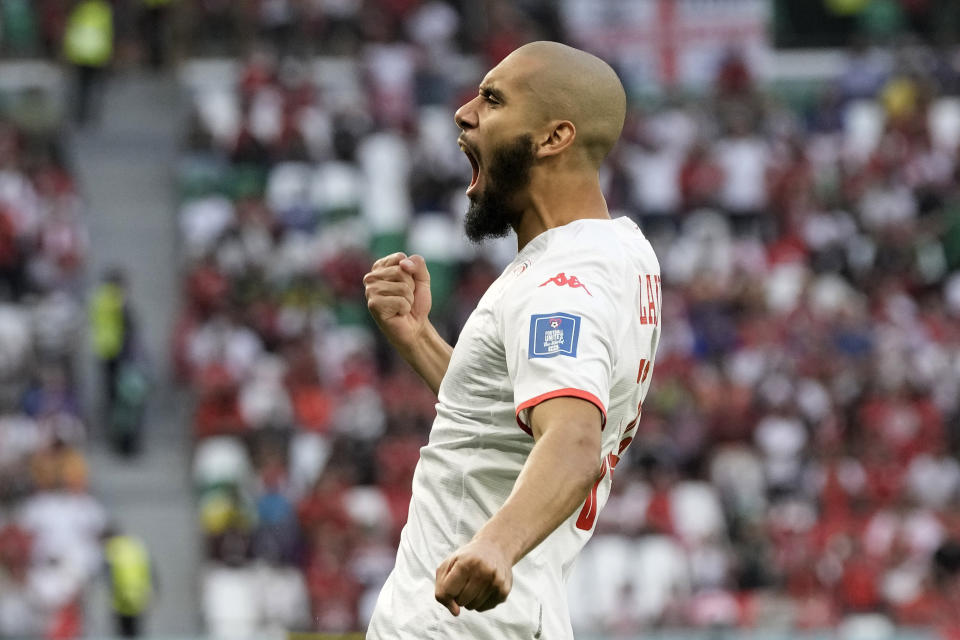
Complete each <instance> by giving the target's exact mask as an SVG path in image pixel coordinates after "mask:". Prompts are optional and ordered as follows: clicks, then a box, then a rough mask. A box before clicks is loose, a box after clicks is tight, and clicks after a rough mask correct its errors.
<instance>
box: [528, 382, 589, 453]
mask: <svg viewBox="0 0 960 640" xmlns="http://www.w3.org/2000/svg"><path fill="white" fill-rule="evenodd" d="M529 420H530V430H531V431H532V432H533V439H534V441H539V440H540V438H542V437H543V436H544V435H545V434H546V433H547V432H548V431H552V430H554V429H563V430H565V432H566V435H567V436H568V437H569V438H571V439H573V440H575V441H576V442H578V443H581V444H583V445H584V446H586V447H589V448H590V449H596V451H597V452H598V453H599V451H600V432H601V430H602V426H603V413H602V412H601V410H600V408H599V407H597V405H596V404H594V403H592V402H590V401H588V400H583V399H581V398H577V397H572V396H561V397H557V398H551V399H549V400H544V401H543V402H541V403H539V404H537V405H536V406H534V407H532V408H531V409H530V413H529Z"/></svg>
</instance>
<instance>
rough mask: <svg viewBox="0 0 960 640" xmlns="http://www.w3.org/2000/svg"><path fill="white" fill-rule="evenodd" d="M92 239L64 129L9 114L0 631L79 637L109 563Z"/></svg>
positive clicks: (2, 161)
mask: <svg viewBox="0 0 960 640" xmlns="http://www.w3.org/2000/svg"><path fill="white" fill-rule="evenodd" d="M86 248H87V238H86V232H85V227H84V223H83V207H82V203H81V201H80V198H79V196H78V190H77V185H76V184H75V181H74V179H73V176H72V175H71V173H70V171H69V170H68V169H67V168H66V167H65V165H64V162H63V160H62V157H61V148H60V143H59V139H58V137H57V135H56V132H50V131H45V132H37V131H31V130H26V129H23V128H20V127H17V126H15V125H13V124H11V122H8V121H0V637H5V638H7V637H9V638H27V637H37V638H39V637H43V638H51V639H52V638H58V639H64V640H66V639H70V638H75V637H79V635H80V633H81V632H82V629H83V606H82V605H83V599H84V595H85V593H86V589H87V588H88V587H89V586H90V585H91V583H92V582H93V581H94V579H95V578H96V577H97V576H98V575H99V573H100V563H101V557H100V536H101V534H102V533H103V531H104V529H105V527H106V525H107V513H106V511H105V509H104V507H103V506H102V505H101V504H100V502H99V501H98V500H97V498H96V497H94V496H92V495H91V494H90V493H89V491H88V474H89V471H88V464H87V460H86V457H85V455H84V453H83V451H84V442H85V439H86V427H85V424H84V422H83V418H82V415H83V414H82V412H81V407H80V398H79V390H80V386H79V375H80V374H79V363H78V358H77V355H78V348H79V344H80V342H79V339H80V337H81V335H82V327H83V325H84V323H85V318H84V308H83V300H82V298H80V297H78V295H77V292H78V291H80V288H79V287H78V285H79V284H80V281H81V275H82V268H83V264H84V259H85V254H86Z"/></svg>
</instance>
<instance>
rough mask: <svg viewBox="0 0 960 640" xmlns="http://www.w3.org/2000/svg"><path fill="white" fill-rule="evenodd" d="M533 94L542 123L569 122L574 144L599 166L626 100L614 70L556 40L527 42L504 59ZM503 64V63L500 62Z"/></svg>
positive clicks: (619, 124) (620, 121)
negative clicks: (575, 132)
mask: <svg viewBox="0 0 960 640" xmlns="http://www.w3.org/2000/svg"><path fill="white" fill-rule="evenodd" d="M503 62H504V63H508V64H509V63H513V62H516V63H518V64H517V66H518V67H519V68H522V69H523V70H524V72H523V74H522V76H521V77H520V78H519V80H520V81H521V82H522V83H523V84H525V85H526V88H527V89H528V90H529V92H530V93H531V94H532V96H533V98H534V102H535V105H536V108H537V111H538V113H537V115H538V116H539V118H540V120H541V121H542V122H546V121H550V120H569V121H570V122H572V123H573V126H574V127H575V128H576V131H577V137H576V142H575V145H576V146H578V147H580V148H581V149H583V151H585V152H586V155H587V157H588V159H589V160H590V161H591V162H592V163H593V164H594V165H596V166H598V167H599V166H600V163H601V162H603V159H604V158H605V157H606V156H607V154H608V153H610V150H611V149H612V148H613V145H614V144H616V142H617V139H618V138H619V137H620V132H621V130H622V129H623V120H624V117H625V116H626V110H627V97H626V93H625V92H624V90H623V84H621V82H620V78H618V77H617V74H616V72H615V71H614V70H613V69H612V68H611V67H610V65H608V64H607V63H606V62H604V61H603V60H601V59H600V58H598V57H597V56H595V55H592V54H589V53H587V52H585V51H581V50H579V49H574V48H573V47H569V46H567V45H565V44H560V43H559V42H547V41H541V42H531V43H529V44H526V45H524V46H522V47H520V48H519V49H517V50H515V51H514V52H513V53H511V54H510V55H509V56H507V57H506V58H505V59H504V61H503ZM501 64H503V63H501Z"/></svg>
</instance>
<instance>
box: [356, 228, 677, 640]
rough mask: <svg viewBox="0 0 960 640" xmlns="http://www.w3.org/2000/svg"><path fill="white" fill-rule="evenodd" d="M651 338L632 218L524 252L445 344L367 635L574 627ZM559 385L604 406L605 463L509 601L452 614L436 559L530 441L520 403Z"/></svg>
mask: <svg viewBox="0 0 960 640" xmlns="http://www.w3.org/2000/svg"><path fill="white" fill-rule="evenodd" d="M659 339H660V267H659V264H658V262H657V258H656V256H655V255H654V252H653V249H652V248H651V246H650V243H649V242H648V241H647V239H646V238H645V237H644V235H643V233H641V231H640V229H639V228H638V227H637V225H636V224H634V223H633V222H632V221H630V220H629V219H627V218H618V219H616V220H597V219H583V220H576V221H574V222H571V223H569V224H567V225H564V226H562V227H557V228H554V229H550V230H548V231H546V232H544V233H542V234H540V235H538V236H537V237H536V238H534V239H533V240H531V241H530V242H529V243H528V244H527V245H526V246H525V247H524V248H523V250H522V251H520V252H519V254H518V255H517V257H516V259H515V260H514V261H513V262H512V263H511V264H510V265H509V266H507V268H506V269H505V270H504V272H503V273H502V274H501V275H500V277H499V278H498V279H497V280H496V281H495V282H494V283H493V284H492V285H491V286H490V288H489V289H488V290H487V292H486V293H485V294H484V296H483V298H482V299H481V300H480V302H479V304H478V305H477V308H476V309H475V310H474V312H473V313H472V314H471V315H470V318H469V319H468V320H467V322H466V324H465V325H464V327H463V331H462V332H461V333H460V338H459V340H458V341H457V344H456V347H455V348H454V350H453V355H452V357H451V358H450V365H449V367H448V368H447V372H446V375H445V376H444V378H443V382H442V384H441V385H440V392H439V402H438V404H437V418H436V420H435V421H434V423H433V428H432V430H431V432H430V441H429V442H428V444H427V445H426V446H425V447H423V448H422V449H421V450H420V462H419V463H418V464H417V469H416V472H415V474H414V477H413V497H412V499H411V501H410V511H409V515H408V518H407V524H406V526H405V527H404V528H403V533H402V535H401V539H400V547H399V549H398V551H397V563H396V566H395V567H394V569H393V572H392V573H391V574H390V577H389V578H388V579H387V582H386V584H385V585H384V587H383V590H382V591H381V593H380V598H379V600H378V601H377V606H376V609H375V611H374V613H373V618H372V620H371V622H370V627H369V630H368V633H367V638H369V639H372V640H388V639H402V640H440V639H447V638H452V639H458V640H459V639H467V638H469V639H472V640H483V639H488V640H505V639H507V640H512V639H513V638H520V639H525V638H531V639H532V638H542V639H545V640H562V639H567V638H572V637H573V632H572V630H571V627H570V616H569V614H568V612H567V602H566V587H565V581H566V579H567V576H568V575H569V573H570V569H571V567H572V565H573V561H574V560H575V559H576V557H577V554H578V553H579V552H580V549H581V548H582V547H583V545H584V544H585V543H586V542H587V540H588V539H589V538H590V535H591V534H592V532H593V528H594V523H595V521H596V516H597V513H598V511H599V510H600V509H601V508H602V506H603V505H604V503H605V502H606V500H607V496H608V495H609V493H610V483H611V479H612V476H613V470H614V467H615V466H616V463H617V462H618V461H619V455H620V454H622V453H623V450H624V449H625V448H626V447H627V445H629V443H630V441H631V440H632V438H633V436H634V434H635V433H636V427H637V422H638V420H639V418H640V407H641V404H642V402H643V398H644V396H645V395H646V393H647V389H648V388H649V386H650V380H651V376H650V373H651V370H652V368H653V358H654V355H655V354H656V351H657V343H658V342H659ZM559 396H573V397H578V398H582V399H584V400H587V401H589V402H592V403H593V404H595V405H596V406H597V408H598V409H599V410H600V411H601V412H602V413H603V425H604V429H603V438H602V456H603V475H602V477H601V478H600V480H599V481H598V482H597V485H596V486H595V487H594V489H593V490H592V491H591V492H590V495H589V497H588V498H587V500H586V502H585V504H584V505H583V506H582V508H578V509H577V510H576V511H575V512H574V513H573V515H571V516H570V518H568V519H567V521H566V522H564V523H563V524H561V525H560V526H559V527H557V529H556V530H554V531H553V533H551V534H550V535H549V536H548V537H547V538H546V539H545V540H544V541H543V542H541V543H540V545H539V546H537V547H536V548H535V549H534V550H533V551H531V552H530V553H528V554H527V555H526V556H525V557H524V558H523V559H522V560H521V561H520V562H518V563H517V564H516V565H515V566H514V567H513V589H512V590H511V592H510V595H509V596H508V597H507V599H506V601H505V602H503V603H502V604H500V605H499V606H497V607H495V608H494V609H492V610H490V611H486V612H483V613H478V612H476V611H468V610H466V609H461V611H460V615H459V616H453V615H452V614H451V613H450V612H449V611H448V610H447V609H446V608H445V607H444V606H443V605H441V604H439V603H438V602H437V601H436V599H435V598H434V588H435V579H436V570H437V567H438V566H439V565H440V563H441V562H442V561H443V560H444V559H445V558H446V557H447V556H449V555H450V554H451V553H453V552H454V551H455V550H456V549H458V548H459V547H461V546H462V545H464V544H466V543H467V542H469V541H470V539H471V538H472V537H473V536H474V534H475V533H476V532H477V531H478V530H479V529H480V528H481V527H482V526H483V525H484V524H485V523H486V522H487V520H489V519H490V517H491V516H493V514H494V513H496V512H497V511H498V510H499V509H500V507H501V506H503V503H504V502H505V501H506V499H507V497H508V496H509V495H510V491H511V490H512V489H513V485H514V482H515V481H516V479H517V476H518V475H519V473H520V469H521V468H522V467H523V465H524V463H525V462H526V460H527V456H528V455H529V454H530V450H531V449H532V448H533V445H534V441H533V438H532V437H531V435H530V428H529V426H528V424H527V412H528V410H529V409H530V408H531V407H533V406H535V405H536V404H538V403H540V402H543V401H544V400H547V399H549V398H555V397H559Z"/></svg>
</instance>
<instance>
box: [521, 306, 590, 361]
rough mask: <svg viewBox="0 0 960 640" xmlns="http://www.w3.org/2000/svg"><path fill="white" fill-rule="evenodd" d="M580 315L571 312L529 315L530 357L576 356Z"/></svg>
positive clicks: (528, 352)
mask: <svg viewBox="0 0 960 640" xmlns="http://www.w3.org/2000/svg"><path fill="white" fill-rule="evenodd" d="M579 338H580V316H576V315H573V314H572V313H544V314H535V315H532V316H530V345H529V349H528V351H527V354H528V357H530V358H553V357H554V356H570V357H571V358H576V357H577V340H579Z"/></svg>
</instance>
